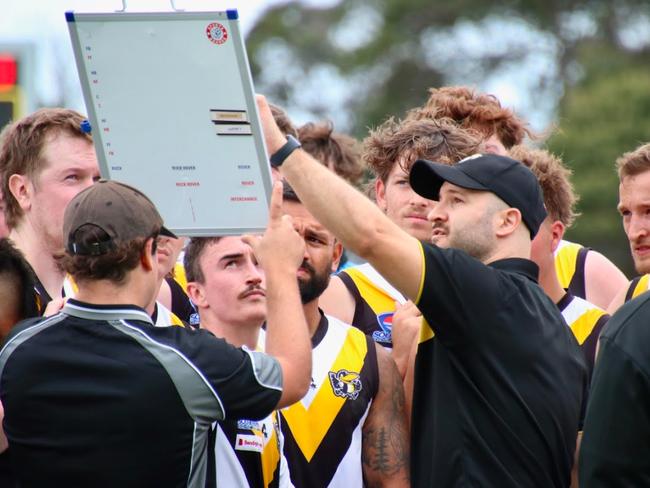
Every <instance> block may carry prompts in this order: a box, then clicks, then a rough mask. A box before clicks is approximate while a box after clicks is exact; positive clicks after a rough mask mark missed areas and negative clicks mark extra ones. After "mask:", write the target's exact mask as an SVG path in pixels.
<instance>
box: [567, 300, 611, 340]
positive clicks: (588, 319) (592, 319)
mask: <svg viewBox="0 0 650 488" xmlns="http://www.w3.org/2000/svg"><path fill="white" fill-rule="evenodd" d="M603 315H605V312H603V311H602V310H599V309H597V308H593V309H591V310H587V311H586V312H585V313H583V314H582V315H581V316H580V317H578V318H577V319H576V320H574V321H573V323H572V324H571V325H570V326H569V327H570V328H571V332H573V335H574V336H575V338H576V340H577V341H578V344H580V345H582V344H583V343H584V342H585V341H586V340H587V337H589V334H591V331H592V330H594V327H595V326H596V323H597V322H598V320H600V318H601V317H602V316H603Z"/></svg>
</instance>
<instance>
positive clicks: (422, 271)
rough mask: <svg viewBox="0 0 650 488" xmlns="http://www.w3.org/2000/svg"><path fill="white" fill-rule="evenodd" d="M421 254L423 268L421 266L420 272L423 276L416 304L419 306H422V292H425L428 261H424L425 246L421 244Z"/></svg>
mask: <svg viewBox="0 0 650 488" xmlns="http://www.w3.org/2000/svg"><path fill="white" fill-rule="evenodd" d="M419 244H420V254H421V256H422V266H420V270H421V273H422V275H421V276H420V286H419V288H418V295H417V297H416V298H415V304H416V305H419V304H420V298H422V291H423V290H424V275H425V274H426V271H427V270H426V261H425V259H424V246H423V245H422V243H421V242H420V243H419Z"/></svg>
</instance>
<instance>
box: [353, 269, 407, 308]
mask: <svg viewBox="0 0 650 488" xmlns="http://www.w3.org/2000/svg"><path fill="white" fill-rule="evenodd" d="M345 272H346V273H347V274H348V276H349V277H350V278H352V281H353V282H354V284H355V285H356V286H357V290H359V294H360V295H361V298H363V299H364V300H365V301H366V303H367V304H368V306H369V307H370V308H371V309H372V311H373V312H375V314H376V315H379V314H382V313H387V312H394V311H395V299H394V298H393V297H391V296H389V295H387V294H386V293H384V291H383V290H382V289H380V288H378V287H377V285H375V283H374V282H372V281H371V280H370V279H369V278H368V277H367V276H366V275H365V274H363V273H362V272H361V271H359V270H358V269H356V268H349V269H346V270H345Z"/></svg>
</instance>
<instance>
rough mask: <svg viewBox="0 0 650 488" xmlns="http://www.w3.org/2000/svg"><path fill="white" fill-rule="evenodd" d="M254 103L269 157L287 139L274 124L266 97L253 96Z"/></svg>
mask: <svg viewBox="0 0 650 488" xmlns="http://www.w3.org/2000/svg"><path fill="white" fill-rule="evenodd" d="M255 101H256V102H257V110H258V112H259V115H260V122H261V123H262V131H263V132H264V142H265V143H266V150H267V151H268V152H269V156H271V155H272V154H273V153H275V152H276V151H277V150H278V149H280V148H281V147H282V146H283V145H284V144H285V143H286V142H287V138H286V137H285V136H284V134H282V131H281V130H280V128H279V127H278V124H276V123H275V119H274V118H273V114H272V113H271V108H270V107H269V103H268V102H267V101H266V97H265V96H264V95H255Z"/></svg>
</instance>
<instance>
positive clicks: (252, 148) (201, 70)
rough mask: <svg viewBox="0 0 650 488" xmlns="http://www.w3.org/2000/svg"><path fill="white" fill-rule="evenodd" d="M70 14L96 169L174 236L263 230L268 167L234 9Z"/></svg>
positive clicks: (269, 176) (269, 188)
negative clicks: (138, 198) (133, 195)
mask: <svg viewBox="0 0 650 488" xmlns="http://www.w3.org/2000/svg"><path fill="white" fill-rule="evenodd" d="M66 19H67V22H68V28H69V31H70V37H71V39H72V45H73V49H74V52H75V58H76V62H77V69H78V71H79V78H80V80H81V84H82V89H83V93H84V98H85V101H86V108H87V110H88V116H89V119H90V122H91V125H92V135H93V140H94V143H95V148H96V151H97V155H98V159H99V163H100V171H101V174H102V177H104V178H109V179H115V180H118V181H123V182H125V183H129V184H131V185H133V186H135V187H137V188H138V189H140V190H141V191H143V192H144V193H145V194H146V195H147V196H149V197H150V198H151V199H152V200H153V202H154V203H155V204H156V206H157V207H158V210H159V211H160V214H161V215H162V217H163V219H164V221H165V224H166V226H167V227H168V228H170V229H171V230H173V231H174V232H176V233H177V234H178V235H184V236H210V235H227V234H240V233H244V232H258V231H261V230H263V229H264V227H265V226H266V222H267V217H268V202H269V200H270V194H271V185H272V183H271V169H270V166H269V163H268V157H267V155H266V150H265V147H264V142H263V135H262V131H261V126H260V122H259V118H258V115H257V108H256V105H255V99H254V94H253V84H252V80H251V74H250V68H249V66H248V59H247V57H246V50H245V48H244V42H243V38H242V35H241V32H240V29H239V22H238V19H237V12H236V11H235V10H229V11H227V12H169V13H160V12H156V13H106V14H104V13H99V14H98V13H94V14H91V13H72V12H68V13H66Z"/></svg>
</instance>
